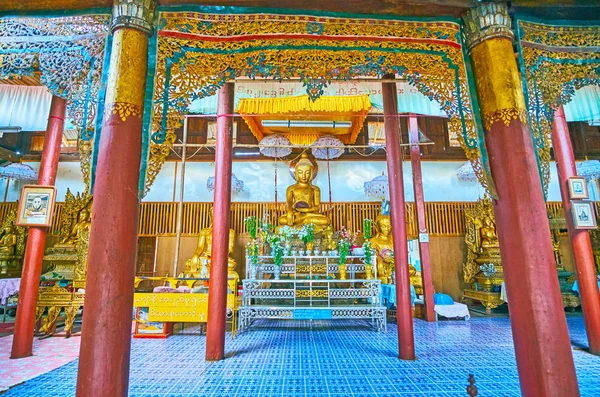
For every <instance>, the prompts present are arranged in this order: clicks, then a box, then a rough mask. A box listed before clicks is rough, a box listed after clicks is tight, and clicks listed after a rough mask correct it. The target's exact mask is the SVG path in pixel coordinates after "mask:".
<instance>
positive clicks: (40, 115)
mask: <svg viewBox="0 0 600 397" xmlns="http://www.w3.org/2000/svg"><path fill="white" fill-rule="evenodd" d="M51 100H52V94H50V92H49V91H48V89H47V88H46V87H29V86H21V85H8V84H0V126H2V127H21V129H22V130H23V131H44V130H45V129H46V125H47V124H48V112H49V111H50V101H51Z"/></svg>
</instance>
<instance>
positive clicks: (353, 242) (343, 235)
mask: <svg viewBox="0 0 600 397" xmlns="http://www.w3.org/2000/svg"><path fill="white" fill-rule="evenodd" d="M359 233H360V230H357V231H356V232H354V233H352V232H351V231H350V230H348V229H346V227H345V226H342V230H340V231H339V232H338V236H339V238H340V243H341V242H342V241H346V242H348V243H349V244H350V248H359V246H358V245H357V240H358V235H359Z"/></svg>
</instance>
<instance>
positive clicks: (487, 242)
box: [479, 216, 500, 249]
mask: <svg viewBox="0 0 600 397" xmlns="http://www.w3.org/2000/svg"><path fill="white" fill-rule="evenodd" d="M479 233H480V235H481V248H482V249H485V248H499V247H500V244H498V235H497V234H496V225H495V224H494V221H493V220H492V219H491V218H490V217H489V216H486V217H485V218H483V224H482V226H481V228H480V229H479Z"/></svg>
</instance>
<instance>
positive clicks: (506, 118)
mask: <svg viewBox="0 0 600 397" xmlns="http://www.w3.org/2000/svg"><path fill="white" fill-rule="evenodd" d="M481 118H482V119H483V127H484V128H485V130H486V131H489V130H491V129H492V125H494V123H495V122H498V121H501V122H503V123H504V125H505V126H507V127H508V126H509V125H510V123H511V121H513V120H520V121H521V122H522V123H523V124H527V111H526V110H525V109H515V108H509V109H498V110H496V111H495V112H493V113H491V114H486V113H483V114H482V115H481Z"/></svg>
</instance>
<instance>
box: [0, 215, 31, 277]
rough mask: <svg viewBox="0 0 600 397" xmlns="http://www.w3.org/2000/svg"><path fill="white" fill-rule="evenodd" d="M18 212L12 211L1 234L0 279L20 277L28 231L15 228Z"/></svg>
mask: <svg viewBox="0 0 600 397" xmlns="http://www.w3.org/2000/svg"><path fill="white" fill-rule="evenodd" d="M16 216H17V210H16V209H15V210H12V211H11V212H10V213H9V214H8V216H7V217H6V219H5V220H4V223H3V224H2V232H1V233H0V277H20V276H21V271H22V264H23V263H22V261H23V254H24V253H25V239H26V234H27V229H26V228H25V227H22V226H20V227H17V226H15V219H16Z"/></svg>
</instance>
